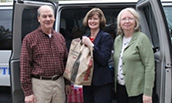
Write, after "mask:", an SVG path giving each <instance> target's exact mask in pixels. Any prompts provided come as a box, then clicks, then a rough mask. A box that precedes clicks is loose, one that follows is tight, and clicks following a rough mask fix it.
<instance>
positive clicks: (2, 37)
mask: <svg viewBox="0 0 172 103" xmlns="http://www.w3.org/2000/svg"><path fill="white" fill-rule="evenodd" d="M0 14H1V15H0V50H11V49H12V31H11V24H12V9H8V10H4V9H3V10H0Z"/></svg>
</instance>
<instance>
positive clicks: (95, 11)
mask: <svg viewBox="0 0 172 103" xmlns="http://www.w3.org/2000/svg"><path fill="white" fill-rule="evenodd" d="M95 14H96V15H98V17H99V18H100V25H99V26H100V29H103V28H104V27H105V24H106V18H105V16H104V13H103V12H102V10H101V9H99V8H92V9H91V10H90V11H88V12H87V14H86V16H85V17H84V19H83V25H84V26H85V27H88V19H89V18H90V17H92V16H93V15H95Z"/></svg>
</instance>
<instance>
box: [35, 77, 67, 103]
mask: <svg viewBox="0 0 172 103" xmlns="http://www.w3.org/2000/svg"><path fill="white" fill-rule="evenodd" d="M32 86H33V92H34V95H35V96H36V103H65V101H66V96H65V84H64V78H63V77H60V78H59V79H57V80H55V81H52V80H40V79H35V78H32Z"/></svg>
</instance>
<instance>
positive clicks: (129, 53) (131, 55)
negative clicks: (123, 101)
mask: <svg viewBox="0 0 172 103" xmlns="http://www.w3.org/2000/svg"><path fill="white" fill-rule="evenodd" d="M122 42H123V35H119V36H117V37H116V39H115V42H114V63H115V87H116V83H117V72H118V61H119V55H120V51H121V49H122ZM122 62H123V66H122V68H123V75H124V80H125V86H126V90H127V93H128V95H129V97H130V96H138V95H139V94H142V93H143V94H144V95H147V96H152V90H153V86H154V79H155V63H154V53H153V50H152V45H151V43H150V41H149V39H148V37H147V36H146V35H145V34H143V33H142V32H135V33H134V34H133V37H132V39H131V41H130V43H129V44H128V46H127V47H126V48H125V50H124V52H123V61H122Z"/></svg>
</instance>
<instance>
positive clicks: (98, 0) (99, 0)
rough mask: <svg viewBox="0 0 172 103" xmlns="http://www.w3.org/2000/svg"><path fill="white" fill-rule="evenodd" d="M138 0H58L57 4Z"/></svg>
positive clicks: (132, 0)
mask: <svg viewBox="0 0 172 103" xmlns="http://www.w3.org/2000/svg"><path fill="white" fill-rule="evenodd" d="M137 1H138V0H127V1H126V0H115V1H114V0H94V1H93V0H87V1H86V0H80V1H58V3H59V4H82V3H124V2H125V3H133V2H134V3H136V2H137Z"/></svg>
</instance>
